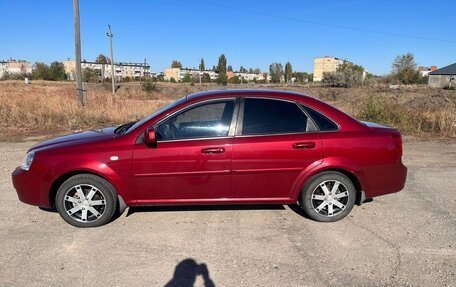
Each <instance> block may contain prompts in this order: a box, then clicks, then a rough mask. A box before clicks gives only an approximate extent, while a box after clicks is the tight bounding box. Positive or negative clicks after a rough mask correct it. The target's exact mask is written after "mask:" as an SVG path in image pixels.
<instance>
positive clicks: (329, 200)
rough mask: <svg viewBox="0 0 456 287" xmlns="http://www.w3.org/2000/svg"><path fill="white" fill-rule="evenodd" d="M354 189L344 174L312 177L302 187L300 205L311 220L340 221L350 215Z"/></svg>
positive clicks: (330, 172) (331, 173)
mask: <svg viewBox="0 0 456 287" xmlns="http://www.w3.org/2000/svg"><path fill="white" fill-rule="evenodd" d="M355 200H356V189H355V186H354V185H353V183H352V182H351V180H350V179H349V178H348V177H346V176H345V175H344V174H342V173H339V172H334V171H328V172H322V173H319V174H317V175H315V176H313V177H312V178H311V179H310V180H309V181H308V182H307V183H306V184H305V185H304V187H303V189H302V193H301V198H300V204H301V207H302V208H303V210H304V212H305V213H306V214H307V215H308V216H309V217H310V218H312V219H314V220H317V221H324V222H333V221H337V220H340V219H342V218H344V217H345V216H347V214H349V213H350V211H351V210H352V208H353V206H354V205H355Z"/></svg>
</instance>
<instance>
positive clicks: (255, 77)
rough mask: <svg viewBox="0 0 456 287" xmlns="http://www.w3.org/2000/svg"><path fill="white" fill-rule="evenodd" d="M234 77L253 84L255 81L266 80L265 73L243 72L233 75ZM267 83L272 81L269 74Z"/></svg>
mask: <svg viewBox="0 0 456 287" xmlns="http://www.w3.org/2000/svg"><path fill="white" fill-rule="evenodd" d="M233 74H234V76H237V77H238V78H239V79H241V78H243V79H245V80H247V81H249V82H253V81H264V80H265V78H264V73H258V74H256V73H242V72H234V73H233ZM266 80H267V81H269V80H270V76H269V74H267V78H266Z"/></svg>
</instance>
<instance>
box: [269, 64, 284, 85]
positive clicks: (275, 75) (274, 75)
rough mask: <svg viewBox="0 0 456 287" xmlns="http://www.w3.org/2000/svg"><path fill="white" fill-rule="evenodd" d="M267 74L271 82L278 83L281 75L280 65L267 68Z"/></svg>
mask: <svg viewBox="0 0 456 287" xmlns="http://www.w3.org/2000/svg"><path fill="white" fill-rule="evenodd" d="M269 74H270V75H271V82H273V83H280V80H281V79H282V75H283V66H282V64H280V63H272V64H271V65H270V66H269Z"/></svg>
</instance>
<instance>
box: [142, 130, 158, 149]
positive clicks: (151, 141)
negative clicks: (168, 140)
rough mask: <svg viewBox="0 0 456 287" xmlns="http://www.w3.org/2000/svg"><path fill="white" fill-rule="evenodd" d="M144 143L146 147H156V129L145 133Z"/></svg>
mask: <svg viewBox="0 0 456 287" xmlns="http://www.w3.org/2000/svg"><path fill="white" fill-rule="evenodd" d="M144 143H145V144H146V145H155V144H156V143H157V136H156V134H155V129H154V128H152V127H151V128H148V129H147V130H146V131H145V132H144Z"/></svg>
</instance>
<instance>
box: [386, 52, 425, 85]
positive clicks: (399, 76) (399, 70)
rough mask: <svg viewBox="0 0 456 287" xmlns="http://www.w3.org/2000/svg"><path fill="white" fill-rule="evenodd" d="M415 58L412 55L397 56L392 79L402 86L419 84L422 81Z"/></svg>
mask: <svg viewBox="0 0 456 287" xmlns="http://www.w3.org/2000/svg"><path fill="white" fill-rule="evenodd" d="M416 66H417V64H416V62H415V57H414V56H413V54H412V53H407V54H405V55H399V56H397V57H396V58H395V59H394V61H393V64H392V69H393V70H392V77H393V79H395V80H396V81H398V82H399V83H401V84H404V85H409V84H418V83H420V82H421V81H422V77H421V75H420V72H418V71H417V69H416Z"/></svg>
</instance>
